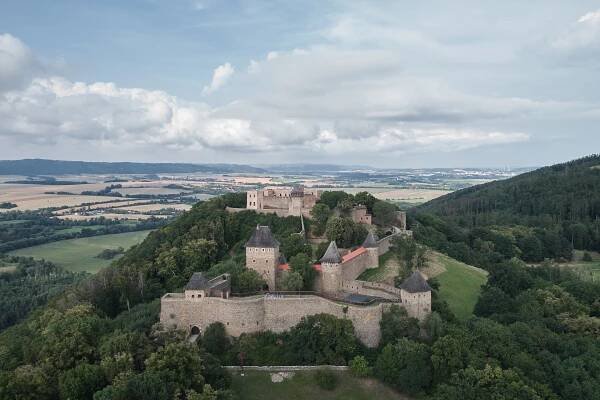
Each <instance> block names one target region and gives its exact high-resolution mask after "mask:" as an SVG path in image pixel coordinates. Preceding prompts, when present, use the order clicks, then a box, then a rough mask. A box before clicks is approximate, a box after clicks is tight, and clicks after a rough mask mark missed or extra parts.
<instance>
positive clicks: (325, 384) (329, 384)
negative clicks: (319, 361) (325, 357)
mask: <svg viewBox="0 0 600 400" xmlns="http://www.w3.org/2000/svg"><path fill="white" fill-rule="evenodd" d="M315 381H317V385H319V387H320V388H321V389H325V390H333V389H335V388H336V386H337V385H338V377H337V375H336V374H334V373H333V372H332V371H330V370H328V369H318V370H317V371H316V372H315Z"/></svg>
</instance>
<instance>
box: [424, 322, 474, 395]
mask: <svg viewBox="0 0 600 400" xmlns="http://www.w3.org/2000/svg"><path fill="white" fill-rule="evenodd" d="M472 351H473V349H472V343H471V338H470V337H469V336H467V335H466V334H463V333H462V332H458V333H456V334H453V335H446V336H443V337H441V338H440V339H438V340H437V341H436V342H435V343H434V344H433V346H432V347H431V365H432V367H433V380H434V382H435V383H440V382H443V381H445V380H446V379H448V378H449V377H450V376H451V375H452V374H454V373H456V372H458V371H460V370H461V369H463V368H465V367H466V366H467V365H468V364H469V360H470V354H471V352H472Z"/></svg>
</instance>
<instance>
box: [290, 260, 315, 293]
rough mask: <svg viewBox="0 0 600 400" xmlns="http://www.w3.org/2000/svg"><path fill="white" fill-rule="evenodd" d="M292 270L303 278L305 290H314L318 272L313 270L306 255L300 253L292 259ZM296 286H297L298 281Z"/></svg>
mask: <svg viewBox="0 0 600 400" xmlns="http://www.w3.org/2000/svg"><path fill="white" fill-rule="evenodd" d="M290 268H291V270H292V272H295V273H298V274H299V275H300V277H301V278H302V288H303V289H304V290H313V285H314V281H315V278H316V277H317V271H315V269H314V268H313V266H312V263H311V262H310V259H309V258H308V256H306V254H303V253H300V254H297V255H295V256H294V257H292V258H291V259H290ZM290 279H296V278H290ZM294 284H297V280H296V282H294Z"/></svg>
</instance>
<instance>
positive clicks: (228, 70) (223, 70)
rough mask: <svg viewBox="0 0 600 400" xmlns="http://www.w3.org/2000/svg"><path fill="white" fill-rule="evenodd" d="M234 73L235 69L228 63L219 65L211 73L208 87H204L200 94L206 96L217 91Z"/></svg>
mask: <svg viewBox="0 0 600 400" xmlns="http://www.w3.org/2000/svg"><path fill="white" fill-rule="evenodd" d="M234 72H235V69H234V68H233V67H232V66H231V64H229V63H225V64H223V65H219V66H218V67H217V68H215V70H214V72H213V77H212V81H211V82H210V85H208V86H204V89H202V94H203V95H205V96H206V95H209V94H211V93H214V92H215V91H217V90H219V89H220V88H221V87H222V86H223V85H225V84H226V83H227V81H229V79H230V78H231V76H232V75H233V73H234Z"/></svg>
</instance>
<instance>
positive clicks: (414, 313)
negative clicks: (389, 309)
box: [400, 270, 431, 320]
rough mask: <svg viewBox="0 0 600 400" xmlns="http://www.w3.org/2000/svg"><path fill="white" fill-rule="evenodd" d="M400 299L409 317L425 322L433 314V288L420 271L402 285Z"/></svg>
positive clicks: (416, 271)
mask: <svg viewBox="0 0 600 400" xmlns="http://www.w3.org/2000/svg"><path fill="white" fill-rule="evenodd" d="M400 297H401V298H402V304H403V305H404V308H406V311H407V312H408V315H409V316H411V317H414V318H418V319H419V320H423V319H425V317H427V316H428V315H429V314H430V313H431V286H429V284H428V283H427V280H426V279H425V276H423V274H422V273H421V272H420V271H419V270H415V272H413V273H412V275H411V276H409V277H408V278H406V279H405V280H404V282H402V283H401V284H400Z"/></svg>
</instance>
